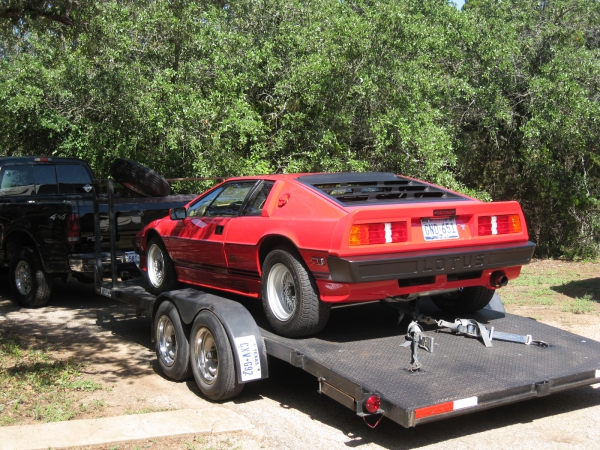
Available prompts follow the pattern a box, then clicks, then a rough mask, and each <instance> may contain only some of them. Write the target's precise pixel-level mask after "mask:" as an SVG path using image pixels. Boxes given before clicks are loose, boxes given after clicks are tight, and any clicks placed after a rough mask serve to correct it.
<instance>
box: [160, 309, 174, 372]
mask: <svg viewBox="0 0 600 450" xmlns="http://www.w3.org/2000/svg"><path fill="white" fill-rule="evenodd" d="M156 339H157V341H158V354H159V356H160V359H161V360H162V362H163V363H164V364H165V365H166V366H168V367H171V366H172V365H173V363H174V362H175V357H176V356H177V338H176V337H175V328H174V327H173V322H171V319H169V317H168V316H166V315H164V316H161V317H160V320H159V321H158V325H157V327H156Z"/></svg>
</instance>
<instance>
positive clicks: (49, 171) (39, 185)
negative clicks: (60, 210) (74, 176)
mask: <svg viewBox="0 0 600 450" xmlns="http://www.w3.org/2000/svg"><path fill="white" fill-rule="evenodd" d="M33 176H34V178H35V193H36V194H38V195H52V194H58V185H57V184H56V170H55V168H54V164H51V165H46V164H44V165H40V166H33Z"/></svg>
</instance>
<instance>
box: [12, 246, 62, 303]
mask: <svg viewBox="0 0 600 450" xmlns="http://www.w3.org/2000/svg"><path fill="white" fill-rule="evenodd" d="M9 279H10V289H11V291H12V294H13V299H14V300H15V302H16V303H18V304H19V305H21V306H23V307H25V308H39V307H40V306H44V305H45V304H46V303H48V300H50V294H51V293H52V279H51V277H50V276H49V275H48V274H46V273H44V270H43V269H42V264H41V263H40V260H39V258H38V257H37V255H36V253H35V251H34V250H33V249H31V248H29V247H24V248H22V249H21V250H20V251H19V252H18V253H17V254H16V255H15V256H14V257H13V258H12V259H11V261H10V266H9Z"/></svg>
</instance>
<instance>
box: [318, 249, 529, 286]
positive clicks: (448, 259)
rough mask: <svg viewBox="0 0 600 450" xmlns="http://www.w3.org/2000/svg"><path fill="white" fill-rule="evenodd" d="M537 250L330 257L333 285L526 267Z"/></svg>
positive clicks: (444, 251) (477, 250) (472, 250)
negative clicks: (335, 283) (334, 283)
mask: <svg viewBox="0 0 600 450" xmlns="http://www.w3.org/2000/svg"><path fill="white" fill-rule="evenodd" d="M534 250H535V244H534V243H533V242H527V243H525V244H502V245H493V246H492V245H490V246H478V247H463V248H460V249H453V250H447V249H446V250H439V249H437V250H431V251H421V252H409V253H393V254H386V255H378V256H373V255H367V256H347V257H335V256H329V257H328V258H327V265H328V266H329V272H330V275H331V281H333V282H337V283H365V282H371V281H384V280H405V279H409V278H418V277H429V276H437V275H454V274H461V273H467V272H473V271H479V270H482V271H483V270H490V269H501V268H505V267H513V266H522V265H524V264H529V263H530V262H531V258H532V257H533V251H534Z"/></svg>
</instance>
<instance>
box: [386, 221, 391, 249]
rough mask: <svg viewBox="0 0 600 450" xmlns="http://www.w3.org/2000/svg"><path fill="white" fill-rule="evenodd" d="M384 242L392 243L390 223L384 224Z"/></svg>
mask: <svg viewBox="0 0 600 450" xmlns="http://www.w3.org/2000/svg"><path fill="white" fill-rule="evenodd" d="M385 242H386V244H389V243H390V242H392V224H391V223H390V222H386V223H385Z"/></svg>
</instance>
